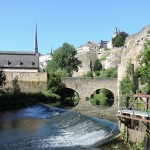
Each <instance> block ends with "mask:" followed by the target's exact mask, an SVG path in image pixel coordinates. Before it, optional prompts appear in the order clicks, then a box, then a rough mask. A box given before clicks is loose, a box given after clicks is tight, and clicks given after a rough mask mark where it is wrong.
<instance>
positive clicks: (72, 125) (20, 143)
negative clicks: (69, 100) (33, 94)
mask: <svg viewBox="0 0 150 150" xmlns="http://www.w3.org/2000/svg"><path fill="white" fill-rule="evenodd" d="M118 132H119V129H118V126H117V124H116V123H113V122H110V121H107V120H104V119H98V118H94V117H89V116H86V115H82V114H79V113H76V112H72V111H68V110H64V109H60V108H55V107H46V106H43V105H34V106H31V107H27V108H24V109H20V110H17V111H11V112H5V113H1V114H0V150H28V149H29V150H35V149H36V150H45V149H50V150H53V149H56V150H57V149H65V150H72V149H93V148H94V149H95V148H96V147H99V145H102V144H104V143H107V142H108V141H110V140H112V139H113V138H114V137H115V136H116V135H117V134H118ZM96 149H100V148H96Z"/></svg>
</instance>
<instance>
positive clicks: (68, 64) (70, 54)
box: [46, 43, 81, 76]
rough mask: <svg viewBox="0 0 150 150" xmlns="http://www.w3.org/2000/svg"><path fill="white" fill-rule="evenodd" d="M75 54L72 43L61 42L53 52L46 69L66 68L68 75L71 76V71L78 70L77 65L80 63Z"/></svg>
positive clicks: (49, 70)
mask: <svg viewBox="0 0 150 150" xmlns="http://www.w3.org/2000/svg"><path fill="white" fill-rule="evenodd" d="M76 55H77V51H76V49H75V47H74V46H73V45H70V44H68V43H63V45H62V46H61V47H59V48H58V49H56V50H55V51H54V52H53V54H52V60H51V61H49V63H48V65H47V67H46V71H47V72H51V71H53V72H55V71H57V70H66V71H67V72H68V74H69V76H72V73H73V71H78V66H79V65H80V64H81V62H80V61H79V60H78V58H77V57H76Z"/></svg>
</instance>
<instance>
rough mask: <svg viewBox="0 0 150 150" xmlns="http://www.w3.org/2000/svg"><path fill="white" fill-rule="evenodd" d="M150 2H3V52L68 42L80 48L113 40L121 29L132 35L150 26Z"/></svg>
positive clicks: (0, 14) (0, 38) (0, 46)
mask: <svg viewBox="0 0 150 150" xmlns="http://www.w3.org/2000/svg"><path fill="white" fill-rule="evenodd" d="M149 6H150V0H0V50H5V51H33V48H34V44H33V43H34V33H35V26H36V22H37V32H38V48H39V53H41V54H46V53H50V51H51V49H53V50H55V49H57V48H59V47H60V46H62V44H63V43H64V42H68V43H69V44H72V45H73V46H75V47H76V48H77V47H79V46H81V45H83V44H85V43H87V42H88V41H93V42H96V43H98V42H100V40H106V41H109V40H110V39H111V37H112V35H113V33H114V31H115V28H116V27H118V28H119V29H120V31H124V32H126V33H128V34H129V35H132V34H134V33H137V32H139V31H140V30H141V29H142V28H143V27H145V26H147V25H149V24H150V9H149Z"/></svg>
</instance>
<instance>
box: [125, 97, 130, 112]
mask: <svg viewBox="0 0 150 150" xmlns="http://www.w3.org/2000/svg"><path fill="white" fill-rule="evenodd" d="M129 100H130V97H129V96H127V97H126V108H127V109H128V108H129Z"/></svg>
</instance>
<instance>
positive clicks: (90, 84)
mask: <svg viewBox="0 0 150 150" xmlns="http://www.w3.org/2000/svg"><path fill="white" fill-rule="evenodd" d="M61 80H62V83H64V84H65V87H66V88H70V89H73V90H75V91H76V92H77V93H78V94H79V97H80V101H79V104H78V106H77V107H80V106H81V108H84V107H85V106H86V107H87V106H91V103H90V101H89V100H87V99H88V98H90V96H91V95H92V94H93V92H94V91H96V90H97V89H101V88H104V89H108V90H109V91H111V92H112V93H113V94H114V99H115V101H114V105H113V106H115V107H116V106H117V99H118V80H117V79H115V78H105V79H104V78H73V77H70V78H68V77H66V78H62V79H61Z"/></svg>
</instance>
